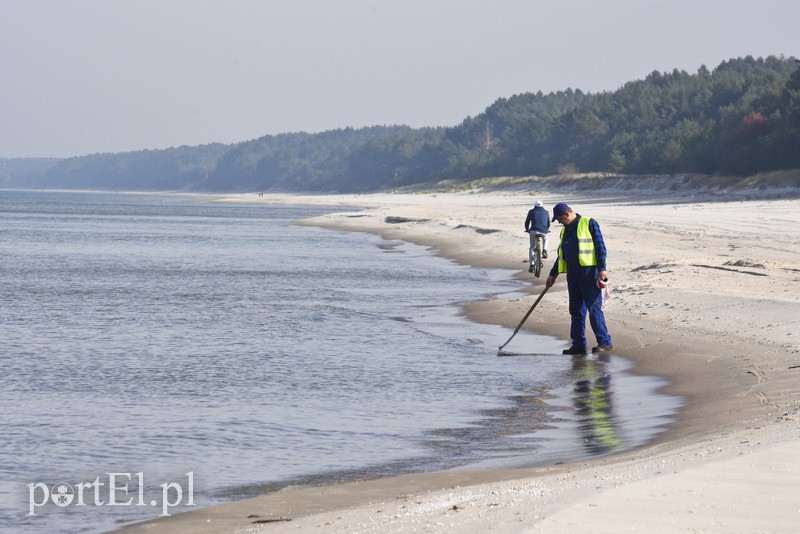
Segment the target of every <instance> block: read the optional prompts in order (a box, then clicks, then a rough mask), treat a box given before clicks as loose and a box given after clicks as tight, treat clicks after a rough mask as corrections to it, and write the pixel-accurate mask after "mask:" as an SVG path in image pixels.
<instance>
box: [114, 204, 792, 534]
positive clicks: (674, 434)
mask: <svg viewBox="0 0 800 534" xmlns="http://www.w3.org/2000/svg"><path fill="white" fill-rule="evenodd" d="M792 193H793V195H792V197H791V199H789V200H780V199H775V198H765V197H770V196H775V195H774V194H764V193H763V192H758V191H741V190H737V191H734V192H726V191H722V192H720V191H714V192H708V191H706V192H688V193H687V192H685V191H684V192H683V193H675V192H673V193H671V194H670V196H665V195H667V194H666V193H662V194H661V195H660V196H659V197H658V198H657V197H654V196H650V195H649V194H647V193H646V192H645V191H643V190H630V189H625V190H623V189H616V190H609V189H603V190H597V191H594V192H593V194H591V195H586V194H576V193H575V192H567V191H562V192H560V193H552V192H550V193H548V192H547V191H531V190H528V191H506V192H480V191H466V192H460V193H438V194H431V193H428V194H376V195H359V196H352V195H348V196H345V195H342V196H304V197H299V196H287V195H265V196H263V197H259V196H258V195H256V194H252V195H238V196H235V197H231V198H229V199H228V200H229V201H236V202H242V201H246V202H269V203H287V204H296V203H305V204H317V205H344V206H354V207H356V206H358V207H365V208H367V209H366V210H363V211H361V210H359V211H356V210H355V209H354V211H353V212H344V213H335V214H330V215H326V216H323V217H318V218H315V219H313V220H309V221H305V222H304V224H309V225H315V226H325V227H330V228H337V229H344V230H352V231H366V232H371V233H376V234H380V235H382V236H384V237H386V238H389V239H401V240H406V241H410V242H414V243H417V244H421V245H425V246H429V247H431V248H432V249H433V250H435V251H437V252H438V253H439V254H441V255H443V256H446V257H448V258H452V259H455V260H456V261H458V262H461V263H463V264H467V265H475V266H482V267H500V268H507V269H514V270H518V271H519V273H520V274H519V276H521V277H523V278H525V279H528V280H531V286H530V291H531V295H529V296H525V297H521V298H515V299H513V300H510V301H488V302H477V303H473V304H470V305H469V306H467V313H468V314H469V316H470V317H472V318H473V319H475V320H477V321H482V322H486V323H493V324H502V325H505V326H507V327H510V328H514V327H515V326H516V325H517V324H518V322H519V320H520V318H521V317H522V315H523V314H524V313H525V311H527V309H528V308H529V306H530V305H531V303H532V302H533V299H534V298H535V296H536V295H538V293H539V292H540V291H541V288H542V284H543V280H544V278H541V279H538V280H537V279H534V278H533V277H532V275H530V274H528V273H527V263H525V262H526V260H527V243H528V236H527V234H525V233H524V231H523V230H524V228H523V222H524V218H525V214H526V213H527V210H528V209H529V208H530V207H531V206H532V203H533V200H534V199H536V198H539V199H541V200H542V201H543V202H544V204H545V206H546V207H548V208H549V209H551V208H552V206H553V205H554V204H555V203H557V202H561V201H565V202H567V203H569V204H570V205H571V206H572V207H573V208H574V209H575V211H577V212H578V213H581V214H582V215H588V216H591V217H594V218H596V219H597V220H598V222H599V223H600V225H601V228H602V231H603V234H604V236H605V239H606V244H607V247H608V249H609V261H608V265H609V273H610V279H611V284H612V300H611V302H610V304H609V307H608V309H607V312H606V319H607V322H608V325H609V329H610V331H611V334H612V337H613V342H614V352H613V354H617V355H621V356H625V357H627V358H629V359H631V360H632V361H634V362H635V369H634V371H635V372H638V373H641V374H647V375H656V376H663V377H665V378H667V379H668V380H669V386H667V387H666V388H665V390H666V391H667V392H668V393H671V394H675V395H681V396H683V397H685V398H686V400H687V405H686V406H685V408H684V409H683V410H682V411H681V412H680V414H679V415H678V419H677V421H676V422H675V423H674V424H673V425H672V426H671V427H670V428H669V429H668V430H667V431H666V432H665V433H663V434H661V435H660V436H659V437H658V438H657V439H656V440H655V442H653V443H650V444H648V445H646V446H643V447H639V448H637V449H633V450H628V451H625V452H622V453H619V454H616V455H612V456H606V457H602V458H598V459H594V460H590V461H583V462H576V463H571V464H565V465H557V466H550V467H541V468H531V469H518V470H494V471H478V472H465V471H450V472H443V473H425V474H417V475H406V476H400V477H392V478H385V479H379V480H371V481H363V482H353V483H347V484H339V485H331V486H324V487H315V488H296V489H286V490H282V491H279V492H276V493H272V494H269V495H265V496H261V497H256V498H253V499H248V500H243V501H237V502H233V503H229V504H224V505H220V506H215V507H210V508H207V509H202V510H198V511H195V512H191V513H187V514H182V515H178V516H174V517H170V518H164V519H162V520H157V521H151V522H147V523H142V524H140V525H135V526H132V527H130V528H128V529H125V531H134V532H307V531H319V532H381V533H386V532H411V531H415V530H417V531H439V532H483V531H485V530H489V529H492V530H495V531H499V532H554V533H555V532H569V531H577V530H579V529H580V530H584V529H591V531H592V532H621V531H627V530H634V529H635V530H638V531H647V532H681V531H691V532H696V531H711V532H730V531H736V532H756V531H758V532H796V531H797V525H798V524H800V497H798V495H800V462H798V460H800V439H799V438H800V292H798V289H799V288H800V232H798V231H797V228H798V227H799V226H798V225H799V224H800V200H797V191H794V192H792ZM559 230H560V225H558V224H557V223H554V226H553V228H552V229H551V239H550V249H551V250H553V249H555V247H556V244H557V236H558V231H559ZM553 257H554V255H553V256H551V259H550V260H549V261H548V262H546V269H548V270H549V267H550V265H551V264H552V258H553ZM587 326H588V325H587ZM526 328H530V329H531V330H534V331H537V332H540V333H544V334H549V335H553V336H556V337H558V338H560V339H564V340H565V341H564V347H565V348H566V347H567V346H568V344H569V343H568V332H569V325H568V314H567V295H566V285H565V281H564V280H563V277H561V278H560V279H559V280H558V282H557V283H556V285H555V286H554V287H553V288H552V289H551V290H550V291H549V292H548V293H547V295H546V297H545V298H544V299H542V301H541V303H540V304H539V306H538V307H537V309H536V311H535V313H534V314H533V315H532V316H531V318H530V319H529V320H528V322H527V323H526ZM587 334H588V337H589V342H590V344H592V342H593V341H594V339H593V336H592V335H591V333H590V330H588V331H587ZM612 357H613V356H612Z"/></svg>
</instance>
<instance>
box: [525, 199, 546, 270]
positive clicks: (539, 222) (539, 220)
mask: <svg viewBox="0 0 800 534" xmlns="http://www.w3.org/2000/svg"><path fill="white" fill-rule="evenodd" d="M525 231H526V232H528V235H529V236H530V238H531V245H530V248H529V249H528V262H529V263H530V267H528V272H529V273H532V272H533V249H534V248H535V247H536V238H537V237H538V236H542V237H544V249H543V250H542V258H544V259H547V234H548V233H549V232H550V213H549V212H548V211H547V210H546V209H545V207H544V205H543V204H542V201H541V200H537V201H536V202H534V203H533V209H531V210H529V211H528V217H527V218H526V219H525Z"/></svg>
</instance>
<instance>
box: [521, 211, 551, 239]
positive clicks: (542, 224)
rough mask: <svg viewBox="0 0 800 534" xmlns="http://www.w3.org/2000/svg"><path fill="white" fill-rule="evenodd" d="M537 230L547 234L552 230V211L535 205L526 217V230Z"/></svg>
mask: <svg viewBox="0 0 800 534" xmlns="http://www.w3.org/2000/svg"><path fill="white" fill-rule="evenodd" d="M531 230H533V231H535V232H539V233H540V234H546V233H547V232H549V231H550V212H548V211H547V210H546V209H544V208H543V207H542V206H534V207H533V209H532V210H530V211H529V212H528V217H527V218H526V219H525V231H526V232H529V231H531Z"/></svg>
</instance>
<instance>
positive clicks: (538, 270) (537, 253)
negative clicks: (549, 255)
mask: <svg viewBox="0 0 800 534" xmlns="http://www.w3.org/2000/svg"><path fill="white" fill-rule="evenodd" d="M540 274H542V238H541V237H537V238H536V247H535V248H534V249H533V276H535V277H536V278H539V275H540Z"/></svg>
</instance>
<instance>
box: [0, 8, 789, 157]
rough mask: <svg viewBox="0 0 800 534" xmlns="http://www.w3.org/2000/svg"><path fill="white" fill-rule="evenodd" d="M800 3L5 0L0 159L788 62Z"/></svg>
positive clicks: (357, 119)
mask: <svg viewBox="0 0 800 534" xmlns="http://www.w3.org/2000/svg"><path fill="white" fill-rule="evenodd" d="M798 15H800V2H795V1H794V0H765V1H764V2H761V3H758V4H756V3H754V2H749V1H745V0H734V1H722V0H705V1H702V2H690V1H688V0H676V1H673V2H669V3H659V4H652V3H643V2H638V1H636V0H619V1H609V2H602V3H601V2H596V1H588V0H576V1H575V2H571V3H569V4H561V3H549V2H547V3H546V2H537V1H531V0H494V1H492V2H488V1H468V0H467V1H465V0H460V1H456V0H437V1H434V2H430V1H427V2H424V1H422V0H405V1H403V2H387V1H380V0H343V1H341V2H336V3H334V2H326V1H325V0H296V1H294V2H291V3H290V2H281V1H277V0H265V1H259V0H230V1H226V2H221V1H213V0H164V1H158V2H157V1H155V0H140V1H136V2H133V1H122V0H118V1H109V0H75V1H71V2H57V1H53V0H26V1H16V0H0V72H2V76H0V79H2V81H3V91H2V95H3V96H2V98H0V116H1V117H3V120H2V126H0V157H2V158H14V157H68V156H79V155H85V154H92V153H103V152H127V151H134V150H143V149H162V148H169V147H174V146H184V145H188V146H196V145H201V144H208V143H216V142H219V143H225V144H231V143H237V142H241V141H247V140H250V139H255V138H258V137H261V136H264V135H270V134H272V135H274V134H279V133H289V132H300V131H304V132H309V133H317V132H321V131H327V130H332V129H337V128H347V127H353V128H361V127H366V126H380V125H395V124H398V125H399V124H403V125H408V126H411V127H414V128H420V127H428V126H430V127H436V126H454V125H456V124H458V123H460V122H461V121H462V120H463V119H465V118H466V117H468V116H474V115H477V114H479V113H481V112H482V111H484V110H485V108H486V107H487V106H489V105H491V104H492V103H493V102H495V101H496V100H497V99H498V98H508V97H511V96H513V95H515V94H520V93H527V92H533V93H535V92H537V91H542V92H543V93H549V92H552V91H559V90H566V89H580V90H582V91H586V92H602V91H613V90H615V89H617V88H619V87H620V86H622V85H623V84H625V83H627V82H629V81H633V80H637V79H642V78H644V77H646V76H647V75H648V74H649V73H650V72H652V71H660V72H665V71H667V72H669V71H672V70H673V69H679V70H685V71H687V72H690V73H694V72H696V71H697V69H698V68H699V67H700V66H701V65H705V66H706V67H707V68H709V69H713V68H714V67H716V66H717V65H718V64H719V63H721V62H722V61H726V60H729V59H734V58H737V57H744V56H747V55H750V56H753V57H766V56H769V55H775V56H781V55H783V56H786V57H790V56H797V51H796V50H795V49H792V47H796V33H797V32H796V21H797V20H798V18H800V17H798Z"/></svg>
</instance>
